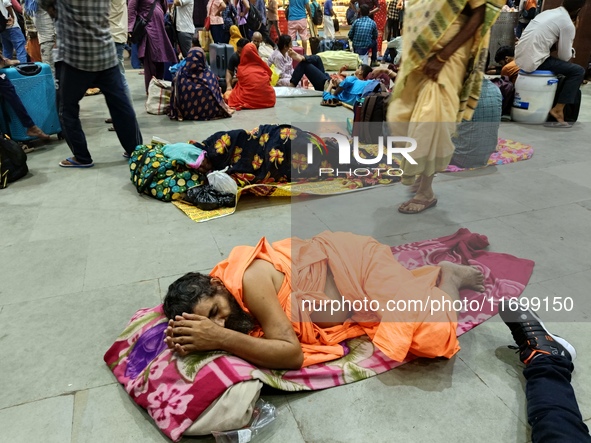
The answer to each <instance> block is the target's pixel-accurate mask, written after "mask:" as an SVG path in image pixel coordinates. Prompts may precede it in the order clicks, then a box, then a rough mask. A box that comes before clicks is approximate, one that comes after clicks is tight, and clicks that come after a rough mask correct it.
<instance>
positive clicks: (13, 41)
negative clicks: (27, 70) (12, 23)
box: [1, 27, 27, 63]
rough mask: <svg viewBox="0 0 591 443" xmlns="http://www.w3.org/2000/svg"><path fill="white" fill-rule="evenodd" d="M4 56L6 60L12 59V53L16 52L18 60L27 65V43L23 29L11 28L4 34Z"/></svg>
mask: <svg viewBox="0 0 591 443" xmlns="http://www.w3.org/2000/svg"><path fill="white" fill-rule="evenodd" d="M1 35H2V54H3V55H4V57H6V58H12V52H13V51H16V58H17V59H18V61H19V62H21V63H27V51H26V49H25V45H26V43H27V42H26V41H25V37H24V35H23V32H22V31H21V28H18V27H16V28H9V29H6V30H4V31H3V32H2V34H1Z"/></svg>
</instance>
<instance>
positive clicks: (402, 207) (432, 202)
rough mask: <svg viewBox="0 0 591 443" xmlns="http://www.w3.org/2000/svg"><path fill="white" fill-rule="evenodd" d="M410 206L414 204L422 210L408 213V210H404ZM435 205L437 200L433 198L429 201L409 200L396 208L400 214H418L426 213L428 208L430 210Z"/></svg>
mask: <svg viewBox="0 0 591 443" xmlns="http://www.w3.org/2000/svg"><path fill="white" fill-rule="evenodd" d="M410 204H415V205H422V206H423V209H419V210H418V211H409V210H408V209H406V207H407V206H408V205H410ZM436 204H437V199H436V198H434V199H432V200H430V201H425V200H417V199H414V198H411V199H410V200H408V201H406V202H404V203H402V204H401V205H400V206H399V207H398V212H400V213H402V214H418V213H420V212H423V211H426V210H427V209H429V208H432V207H433V206H435V205H436Z"/></svg>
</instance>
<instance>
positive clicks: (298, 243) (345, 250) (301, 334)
mask: <svg viewBox="0 0 591 443" xmlns="http://www.w3.org/2000/svg"><path fill="white" fill-rule="evenodd" d="M256 259H261V260H265V261H268V262H269V263H271V264H273V266H274V267H275V269H277V270H278V271H279V272H282V273H283V274H285V278H284V280H283V283H282V286H281V288H280V290H279V293H278V294H277V297H278V298H279V303H280V304H281V307H282V308H283V311H284V312H285V314H286V315H287V317H288V318H289V320H290V321H291V323H292V326H293V329H294V331H295V333H296V335H297V337H298V339H299V341H300V343H301V345H302V350H303V352H304V363H303V366H309V365H312V364H317V363H323V362H327V361H330V360H334V359H337V358H340V357H342V356H343V355H344V349H343V347H342V346H341V345H340V344H339V343H340V342H342V341H343V340H346V339H348V338H353V337H359V336H361V335H365V334H367V335H368V336H369V337H370V338H371V340H372V341H373V343H374V345H375V346H377V347H378V349H380V350H381V351H382V352H383V353H384V354H386V355H387V356H388V357H390V358H391V359H393V360H396V361H402V360H404V358H405V357H406V355H407V354H408V353H409V352H410V353H412V354H414V355H416V356H418V357H447V358H450V357H451V356H453V355H454V354H455V353H456V352H458V351H459V349H460V346H459V344H458V340H457V337H456V326H457V319H456V313H455V312H454V311H453V310H449V309H448V310H438V311H436V312H434V313H433V315H432V314H431V312H430V309H429V308H430V305H428V304H425V305H424V306H426V308H425V309H422V310H421V309H417V308H415V309H411V308H410V307H409V308H408V309H407V310H400V311H393V310H390V309H386V306H387V303H388V301H389V300H393V301H398V305H401V304H402V303H403V302H405V301H406V302H407V303H406V305H407V306H409V303H408V301H411V300H413V301H415V300H416V301H418V300H421V301H422V302H427V301H428V300H439V301H442V300H449V301H450V302H451V298H450V297H449V296H448V295H447V294H446V293H445V292H443V291H442V290H441V289H439V288H438V287H437V286H436V284H437V282H438V279H439V274H440V268H439V267H438V266H424V267H421V268H418V269H415V270H412V271H410V270H408V269H406V268H405V267H403V266H402V265H401V264H400V263H398V262H397V261H396V259H395V258H394V257H393V255H392V252H391V250H390V248H389V247H388V246H386V245H383V244H381V243H379V242H377V241H376V240H374V239H373V238H371V237H365V236H360V235H355V234H352V233H345V232H328V231H326V232H323V233H321V234H319V235H317V236H315V237H313V238H312V239H310V240H301V239H299V238H290V239H285V240H281V241H278V242H275V243H273V244H270V243H269V242H268V241H267V240H266V239H265V238H262V239H261V240H260V241H259V243H258V244H257V245H256V246H254V247H252V246H238V247H236V248H234V249H233V250H232V251H231V252H230V255H229V257H228V258H227V259H226V260H224V261H222V262H221V263H219V264H218V265H216V267H215V268H214V269H213V270H212V271H211V276H212V277H217V278H219V279H220V280H221V281H222V282H223V283H224V285H225V286H226V288H227V289H228V290H229V291H230V293H231V294H232V295H233V296H234V297H235V298H236V300H237V301H238V303H239V304H240V306H241V307H242V308H243V309H244V310H245V311H246V312H249V311H248V308H247V307H246V306H245V305H244V301H243V291H242V278H243V276H244V272H245V271H246V269H247V268H248V266H249V265H250V264H251V263H252V262H253V260H256ZM328 267H330V271H331V272H332V274H333V276H334V281H335V283H336V286H337V288H338V290H339V293H340V294H341V296H342V297H343V298H344V299H345V300H350V301H351V302H353V301H355V300H360V302H358V305H360V303H361V301H363V300H364V299H366V300H368V301H371V300H377V301H378V302H379V303H380V304H379V306H380V307H381V309H379V310H377V311H376V312H374V311H372V310H369V309H368V310H364V311H359V310H355V311H353V315H352V316H351V317H350V318H349V319H348V320H347V321H346V322H345V323H343V324H341V325H338V326H334V327H331V328H326V329H323V328H320V327H318V326H317V325H316V324H314V323H313V322H312V321H311V320H310V312H308V311H309V309H305V310H303V309H302V304H303V301H304V300H309V301H313V300H316V301H322V300H326V299H327V297H326V295H325V294H324V292H323V291H324V287H325V283H326V276H327V270H328ZM413 303H414V302H413ZM390 304H393V302H390ZM374 306H375V305H374ZM308 307H309V304H308ZM251 335H254V336H258V337H261V336H263V331H262V330H261V328H260V327H257V328H255V330H254V331H253V332H251Z"/></svg>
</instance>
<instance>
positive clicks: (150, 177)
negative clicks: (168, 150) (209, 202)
mask: <svg viewBox="0 0 591 443" xmlns="http://www.w3.org/2000/svg"><path fill="white" fill-rule="evenodd" d="M163 146H164V145H159V144H155V145H143V146H138V147H137V148H136V150H135V151H134V152H133V154H132V155H131V158H130V160H129V169H130V171H131V181H132V183H133V184H134V186H135V187H136V189H137V192H138V194H142V193H144V194H148V195H149V196H151V197H154V198H156V199H158V200H162V201H165V202H169V201H171V200H180V199H181V198H183V197H184V195H185V193H186V192H187V190H188V189H189V188H192V187H193V186H197V185H200V184H201V183H202V180H201V177H200V175H199V173H198V172H197V171H196V170H195V169H191V168H189V167H188V166H187V165H185V164H184V163H183V162H181V161H178V160H171V159H170V158H168V157H166V156H165V155H164V154H163V153H162V147H163Z"/></svg>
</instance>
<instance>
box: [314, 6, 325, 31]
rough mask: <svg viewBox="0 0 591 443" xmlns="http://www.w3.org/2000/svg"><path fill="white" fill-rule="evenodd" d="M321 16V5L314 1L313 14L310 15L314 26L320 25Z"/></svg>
mask: <svg viewBox="0 0 591 443" xmlns="http://www.w3.org/2000/svg"><path fill="white" fill-rule="evenodd" d="M322 18H323V17H322V7H321V6H320V5H319V4H318V3H316V5H315V6H314V15H313V16H312V23H314V24H315V25H316V26H318V25H321V24H322Z"/></svg>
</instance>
